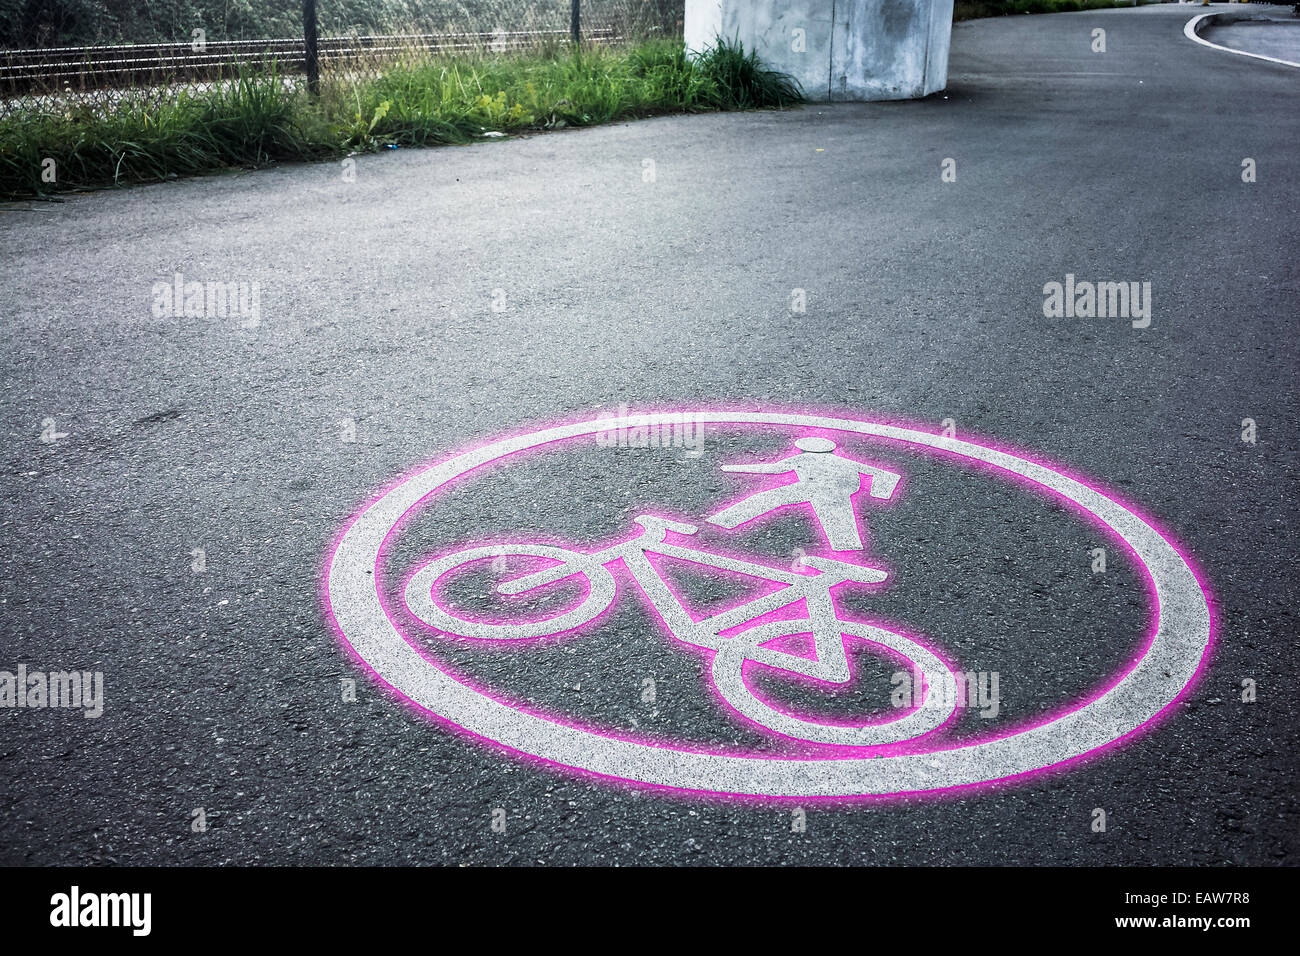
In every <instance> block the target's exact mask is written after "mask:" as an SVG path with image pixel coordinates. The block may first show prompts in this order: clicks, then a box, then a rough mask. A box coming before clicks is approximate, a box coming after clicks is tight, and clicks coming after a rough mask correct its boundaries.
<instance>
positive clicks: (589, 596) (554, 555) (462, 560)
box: [405, 544, 615, 641]
mask: <svg viewBox="0 0 1300 956" xmlns="http://www.w3.org/2000/svg"><path fill="white" fill-rule="evenodd" d="M512 557H526V558H549V559H551V560H553V561H557V562H559V563H560V564H565V565H570V564H571V565H572V566H573V568H574V570H573V571H572V573H570V574H567V575H565V576H564V577H560V578H556V579H555V580H554V581H552V582H548V583H547V584H543V585H541V586H540V587H538V588H533V589H532V590H530V591H529V592H527V593H529V594H532V593H534V592H537V591H541V590H542V589H543V588H546V587H550V586H552V585H553V584H561V583H563V582H572V581H573V580H574V578H575V577H578V576H580V577H581V578H582V579H583V580H584V582H585V584H586V595H585V597H584V598H583V599H582V601H581V602H580V603H579V604H578V605H577V606H576V607H574V608H572V609H571V610H568V611H564V612H562V613H560V614H556V615H553V616H551V617H545V618H537V619H532V620H523V621H518V622H504V623H491V622H486V621H474V620H469V619H466V618H463V617H460V616H458V615H457V614H455V613H453V612H452V611H450V610H449V609H447V608H444V607H442V606H441V605H440V604H438V602H437V601H436V600H435V598H434V588H435V587H436V586H437V584H438V582H439V580H440V579H442V578H443V577H444V576H445V575H447V574H449V573H451V572H452V571H455V570H456V569H458V568H461V567H463V566H465V565H467V564H470V563H472V562H475V561H483V560H486V559H494V558H512ZM586 559H587V555H585V554H582V553H581V552H578V551H570V550H568V549H566V548H557V547H552V546H551V545H545V544H506V545H485V546H482V547H477V548H466V549H465V550H464V551H455V552H452V553H451V554H446V555H443V556H442V557H441V558H437V559H435V560H433V561H430V562H429V563H428V564H426V565H424V566H423V567H422V568H420V569H419V570H418V571H416V573H415V574H414V575H413V576H412V578H411V580H410V581H409V582H408V583H407V585H406V595H405V597H406V606H407V608H409V609H410V611H411V613H412V614H414V615H415V616H416V617H417V618H419V619H420V620H421V621H423V622H424V623H425V624H427V625H429V627H432V628H434V629H435V630H439V631H442V632H444V633H447V634H455V635H457V636H459V637H470V638H477V639H481V640H494V641H502V640H505V641H519V640H529V639H532V638H539V637H550V636H551V635H553V634H562V633H563V632H565V631H569V630H573V629H574V628H576V627H581V626H582V625H583V624H586V623H588V622H589V621H592V620H594V619H595V618H596V617H597V616H599V615H600V614H601V613H603V612H604V611H605V610H606V609H607V608H608V607H609V606H610V605H611V604H613V603H614V591H615V586H614V575H613V574H612V573H611V572H610V570H609V569H608V568H606V567H605V566H604V565H602V564H596V563H594V562H591V561H588V560H586ZM527 573H533V572H527ZM522 576H524V575H519V574H517V575H515V576H514V577H522Z"/></svg>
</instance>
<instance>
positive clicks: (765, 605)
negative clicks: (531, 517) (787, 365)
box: [405, 437, 956, 746]
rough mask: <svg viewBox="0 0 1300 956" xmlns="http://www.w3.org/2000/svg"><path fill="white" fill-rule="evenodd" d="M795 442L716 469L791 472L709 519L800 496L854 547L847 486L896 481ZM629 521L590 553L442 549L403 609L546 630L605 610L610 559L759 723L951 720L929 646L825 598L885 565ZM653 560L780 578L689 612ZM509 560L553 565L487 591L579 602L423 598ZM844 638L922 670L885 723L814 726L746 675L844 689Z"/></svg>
mask: <svg viewBox="0 0 1300 956" xmlns="http://www.w3.org/2000/svg"><path fill="white" fill-rule="evenodd" d="M795 444H796V447H798V448H799V449H800V451H799V453H798V454H796V455H794V456H791V457H790V458H787V459H783V460H782V461H779V462H774V463H767V464H762V465H757V466H724V470H731V471H743V472H747V473H754V472H763V473H768V474H779V473H782V472H787V471H794V472H795V473H796V475H797V479H796V481H795V482H793V483H791V484H786V485H780V486H778V487H776V488H773V489H769V490H767V491H762V492H759V493H758V494H756V495H752V496H750V497H748V498H745V499H742V500H741V501H740V502H738V503H736V504H734V505H732V506H730V507H728V508H726V509H724V510H722V511H721V512H718V513H717V514H715V515H713V516H712V517H710V518H709V519H707V520H709V521H710V522H711V523H714V524H716V525H718V526H720V527H724V528H734V527H736V526H737V525H739V524H741V523H742V522H744V521H748V520H752V519H753V518H756V517H759V516H761V515H764V514H767V513H769V512H771V511H774V510H777V509H780V508H784V507H786V506H788V505H792V504H807V505H809V506H810V507H811V508H812V510H813V513H814V516H815V518H816V520H817V522H818V523H819V524H820V525H821V527H822V529H823V531H824V533H825V535H826V538H827V541H828V543H829V544H830V546H831V550H833V551H845V550H850V548H848V547H845V546H846V545H852V549H854V550H856V549H860V548H861V546H862V541H861V536H860V534H859V532H858V528H857V524H858V519H857V516H856V514H855V510H854V504H853V500H852V497H853V495H854V494H856V493H857V491H858V490H859V486H860V479H861V478H862V477H863V476H866V477H868V478H869V479H870V486H869V487H870V491H871V493H872V496H873V497H875V498H888V497H890V496H891V495H892V493H893V492H894V489H895V488H896V487H897V485H898V482H899V477H900V476H898V475H896V474H894V473H892V472H889V471H886V470H885V469H883V468H878V467H875V466H869V465H865V464H864V463H861V462H857V461H855V460H853V459H851V458H846V457H842V456H839V455H832V454H831V452H832V451H833V449H834V448H835V447H836V446H835V443H834V442H830V441H828V440H826V439H821V438H813V437H806V438H801V439H800V440H799V441H797V442H796V443H795ZM635 523H636V524H637V525H639V526H640V530H639V532H638V533H635V534H633V535H632V536H631V537H628V538H626V539H624V540H622V541H618V542H615V543H614V544H611V545H608V546H606V547H604V548H600V549H598V550H596V551H590V552H584V551H579V550H575V549H570V548H563V547H557V546H555V545H550V544H543V543H537V542H520V543H510V544H489V545H479V546H475V547H469V548H464V549H461V550H457V551H454V552H451V553H449V554H446V555H443V556H441V557H439V558H437V559H435V560H433V561H431V562H429V563H428V564H425V565H424V566H423V567H421V568H420V569H419V570H418V571H417V572H416V573H415V574H414V575H413V576H412V577H411V579H410V581H409V582H408V584H407V588H406V595H405V597H406V604H407V607H408V608H409V609H410V610H411V612H412V613H413V614H414V615H415V616H416V617H417V618H419V619H420V620H421V621H423V622H424V623H425V624H427V625H428V626H429V627H431V628H434V629H435V630H438V631H440V632H444V633H447V634H454V635H458V636H461V637H468V638H476V639H482V640H501V641H527V640H533V639H538V638H542V637H549V636H552V635H555V634H560V633H564V632H568V631H572V630H575V629H577V628H581V627H583V626H585V625H587V624H589V623H590V622H592V621H594V620H595V619H596V618H597V617H599V616H600V615H602V614H603V613H604V612H605V611H607V610H608V609H609V608H610V606H611V605H612V604H613V602H614V600H615V596H616V585H615V577H614V575H615V573H616V572H615V568H616V567H617V566H619V565H621V566H622V567H623V568H624V569H626V571H627V572H628V573H629V574H630V575H631V577H632V579H633V580H634V581H635V583H636V585H637V586H638V588H639V590H640V591H641V593H642V594H643V595H644V596H645V598H646V599H647V600H648V602H649V603H650V605H651V607H652V608H653V609H654V611H655V612H656V613H657V614H658V616H659V618H660V619H661V620H662V621H663V622H664V624H665V625H666V627H667V629H668V630H669V632H670V633H671V634H672V636H673V637H674V638H675V639H676V640H677V641H679V642H681V643H683V644H686V645H689V646H692V647H694V648H697V649H699V650H702V651H705V652H706V653H708V654H711V655H712V662H711V665H710V670H709V677H710V680H711V682H712V684H713V687H714V688H715V689H716V690H717V692H718V695H719V696H720V697H721V698H722V700H724V701H725V702H726V703H727V704H728V705H730V706H731V707H732V708H734V709H735V710H736V711H737V712H738V713H740V714H742V715H743V716H745V717H747V718H748V719H750V720H751V721H753V722H755V723H757V724H759V725H760V726H762V727H764V728H766V729H768V730H770V731H773V732H775V733H777V734H781V735H784V736H786V737H793V738H797V739H800V740H806V741H810V742H813V743H820V744H835V745H845V746H874V745H880V744H893V743H899V742H901V741H904V740H910V739H912V738H914V737H918V736H920V735H922V734H925V733H928V732H930V731H932V730H934V729H935V728H937V727H939V726H941V725H942V724H943V723H944V722H945V721H946V720H947V718H948V717H949V716H950V715H951V712H952V709H953V707H951V706H949V707H946V708H945V706H943V702H952V701H955V700H956V676H955V675H954V673H953V672H952V670H951V668H950V667H949V666H948V665H947V664H946V663H945V662H944V661H943V660H941V659H940V658H939V656H938V655H937V654H935V652H934V651H932V650H931V649H929V648H928V647H926V646H925V645H923V644H921V643H920V642H918V641H917V640H915V639H914V638H912V637H910V636H908V635H905V634H902V633H899V632H898V631H894V630H891V629H889V628H887V627H884V626H881V625H879V624H873V623H868V622H864V621H852V620H845V619H842V618H841V617H840V616H839V612H838V610H837V607H836V602H835V595H834V594H833V591H834V590H835V589H836V588H838V587H840V586H841V585H845V586H854V585H862V586H868V585H876V584H880V583H882V582H884V581H885V580H886V579H887V578H888V577H889V575H888V573H887V572H886V571H884V570H882V569H880V568H876V567H871V566H869V565H864V564H858V563H853V562H849V561H846V560H843V559H840V558H834V557H829V556H821V555H804V556H802V557H800V558H799V559H798V560H797V562H796V564H797V565H798V566H799V567H800V568H801V570H795V569H794V568H786V567H781V566H778V565H774V564H771V563H768V562H762V561H758V560H752V559H746V558H740V557H735V556H729V555H725V554H720V553H717V552H713V551H708V550H704V549H701V548H698V547H692V546H690V545H689V544H685V543H682V542H681V541H672V540H670V535H672V536H676V537H677V538H687V539H689V538H691V537H692V536H694V535H696V534H697V533H698V532H699V530H700V529H699V527H698V526H696V525H693V524H688V523H685V522H681V521H676V520H673V519H669V518H664V517H659V516H656V515H641V516H639V517H637V518H636V519H635ZM651 556H655V557H658V558H667V559H676V560H680V561H686V562H690V563H692V564H693V565H695V566H697V567H702V568H707V569H712V570H713V571H716V572H721V573H730V574H740V575H747V576H749V577H751V578H759V579H764V580H766V581H770V582H774V583H777V584H779V585H782V587H780V588H779V589H778V590H775V591H771V592H769V593H767V594H764V595H762V596H760V597H757V598H754V599H752V600H747V601H744V602H742V603H740V604H738V605H737V606H734V607H731V608H729V609H727V610H724V611H721V612H719V613H715V614H712V615H709V616H706V617H704V618H702V619H700V620H696V619H695V618H694V617H693V616H692V614H691V613H690V610H689V608H688V606H687V604H686V603H685V602H684V601H683V600H682V599H681V598H680V597H679V596H678V595H677V594H676V593H675V592H674V590H673V588H672V586H671V585H670V583H669V580H668V579H667V577H665V575H664V574H663V573H662V572H661V570H660V568H659V566H658V565H657V564H656V562H655V561H653V560H652V557H651ZM520 558H522V559H525V561H528V562H535V561H537V560H546V561H549V562H552V563H551V564H549V565H548V566H546V567H543V568H541V569H540V570H531V571H528V572H527V573H523V574H518V573H516V574H515V576H513V577H510V578H508V579H507V580H504V581H500V582H498V583H497V585H496V590H497V592H498V593H499V594H502V595H508V596H520V595H526V594H530V595H531V594H537V593H539V592H544V591H545V589H546V588H548V587H550V586H552V585H556V584H559V583H561V582H570V583H572V582H575V581H576V582H580V583H581V584H582V585H583V588H582V590H583V592H584V596H583V597H582V599H581V600H580V602H579V603H578V604H577V606H576V607H573V608H571V609H568V610H566V611H563V612H562V613H559V614H556V615H553V616H550V617H547V618H544V619H541V620H523V621H506V622H494V623H489V622H484V621H476V620H471V619H467V618H465V617H462V616H459V615H457V614H456V613H455V612H454V611H452V610H450V609H448V608H447V607H444V606H443V605H442V604H440V603H439V602H438V601H437V600H436V599H435V597H434V595H435V594H436V593H437V589H438V584H439V582H440V581H441V580H442V579H443V578H444V577H446V576H448V575H453V574H455V573H456V572H457V571H458V569H462V568H465V567H466V566H468V565H470V564H473V563H475V562H480V561H487V560H490V561H491V562H492V565H493V567H494V568H501V567H502V565H503V564H504V565H508V566H517V565H518V563H519V562H518V559H520ZM503 559H504V561H503ZM798 602H803V605H804V607H805V608H806V613H807V617H806V618H803V619H782V620H774V621H768V622H765V623H764V622H762V620H761V619H762V618H764V616H766V615H769V614H772V613H773V612H776V611H778V610H780V609H782V608H787V607H789V606H790V605H793V604H797V603H798ZM754 622H757V623H754ZM747 625H750V626H747ZM805 635H810V636H811V644H812V655H811V656H805V655H804V654H800V653H795V652H792V651H790V650H787V649H782V647H781V646H780V645H781V644H782V643H784V642H785V641H786V640H787V639H789V638H792V637H803V636H805ZM846 639H852V640H856V641H859V642H864V643H866V644H868V645H870V646H871V649H872V650H875V651H889V652H893V653H894V654H896V655H898V656H899V657H901V658H903V659H904V660H905V661H906V669H907V670H908V671H909V673H919V674H921V675H923V679H922V681H921V683H922V684H923V686H922V687H921V688H918V689H917V692H916V699H915V706H913V707H912V708H911V709H908V710H906V711H903V712H902V713H898V714H892V715H889V716H888V717H886V718H885V719H878V720H873V721H869V722H861V723H826V722H822V721H817V720H810V719H806V718H804V717H800V716H797V715H794V714H791V713H788V712H786V711H783V710H780V709H778V708H776V707H773V706H772V705H771V704H769V703H767V702H766V701H764V700H762V699H761V698H760V697H759V696H758V695H757V694H756V693H755V692H754V690H753V688H752V687H751V686H750V684H749V683H748V682H747V680H746V673H745V668H746V665H748V664H761V665H766V666H767V667H770V668H775V669H777V670H779V671H784V672H786V673H787V674H790V675H796V676H799V677H803V678H808V679H810V680H813V681H820V682H824V684H825V685H828V686H829V685H844V684H847V683H849V682H850V681H851V680H852V679H853V673H852V669H851V666H850V655H849V650H848V645H847V642H846ZM936 701H937V702H939V704H938V706H936Z"/></svg>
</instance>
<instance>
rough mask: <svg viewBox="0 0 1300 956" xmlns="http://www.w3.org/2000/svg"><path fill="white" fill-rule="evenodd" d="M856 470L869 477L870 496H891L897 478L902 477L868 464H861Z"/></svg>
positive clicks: (896, 484)
mask: <svg viewBox="0 0 1300 956" xmlns="http://www.w3.org/2000/svg"><path fill="white" fill-rule="evenodd" d="M858 471H859V472H861V473H862V474H864V475H869V476H870V477H871V497H873V498H891V497H893V494H894V489H895V488H897V487H898V480H899V479H900V478H902V477H903V476H902V475H896V474H894V473H893V472H892V471H885V469H883V468H872V467H871V466H870V465H863V466H862V467H861V468H859V469H858Z"/></svg>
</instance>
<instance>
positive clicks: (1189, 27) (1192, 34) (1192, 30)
mask: <svg viewBox="0 0 1300 956" xmlns="http://www.w3.org/2000/svg"><path fill="white" fill-rule="evenodd" d="M1215 16H1218V14H1217V13H1202V14H1200V15H1199V16H1195V17H1192V18H1191V19H1190V20H1188V21H1187V24H1186V26H1184V27H1183V35H1184V36H1185V37H1187V39H1189V40H1194V41H1195V42H1197V43H1199V44H1201V46H1208V47H1209V48H1210V49H1211V50H1222V51H1223V52H1224V53H1235V54H1237V56H1249V57H1253V58H1254V59H1256V60H1267V61H1268V62H1269V63H1281V64H1282V65H1283V66H1294V67H1296V68H1297V69H1300V63H1293V62H1292V61H1290V60H1279V59H1278V58H1277V57H1275V56H1265V55H1264V54H1263V53H1247V52H1246V51H1245V50H1234V49H1233V48H1232V47H1229V46H1221V45H1219V44H1218V43H1211V42H1210V41H1209V40H1206V39H1205V38H1204V37H1201V36H1199V35H1198V34H1197V32H1196V25H1197V24H1198V23H1200V22H1201V21H1202V20H1206V19H1209V18H1210V17H1215Z"/></svg>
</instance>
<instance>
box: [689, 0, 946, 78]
mask: <svg viewBox="0 0 1300 956" xmlns="http://www.w3.org/2000/svg"><path fill="white" fill-rule="evenodd" d="M952 3H953V0H686V22H685V31H686V45H687V47H688V48H689V49H691V50H702V49H704V48H705V47H708V46H712V45H713V42H714V40H715V38H716V37H718V36H722V37H726V38H727V39H730V40H739V41H740V42H741V43H743V44H744V45H745V49H746V50H754V51H755V52H757V53H758V55H759V57H760V58H762V60H763V62H764V63H765V64H766V65H767V66H768V67H769V68H770V69H775V70H780V71H782V72H783V73H789V74H790V75H791V76H793V77H794V78H795V79H797V80H798V81H799V83H800V85H802V86H803V90H804V95H806V96H807V97H808V98H809V99H811V100H901V99H912V98H915V97H920V96H926V95H928V94H930V93H933V92H935V91H936V90H941V89H943V88H944V87H945V86H946V85H947V83H948V46H949V40H950V38H951V36H952ZM798 30H802V31H803V36H802V37H800V36H799V35H798V34H797V33H796V31H798ZM800 46H802V50H800V49H797V47H800Z"/></svg>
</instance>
